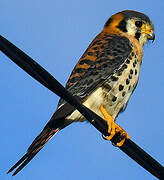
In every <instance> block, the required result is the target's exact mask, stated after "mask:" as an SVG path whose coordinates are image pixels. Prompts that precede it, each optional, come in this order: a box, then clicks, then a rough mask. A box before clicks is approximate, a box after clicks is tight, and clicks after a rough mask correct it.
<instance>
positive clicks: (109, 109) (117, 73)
mask: <svg viewBox="0 0 164 180" xmlns="http://www.w3.org/2000/svg"><path fill="white" fill-rule="evenodd" d="M149 40H151V41H152V42H153V41H154V40H155V33H154V25H153V23H152V21H151V20H150V19H149V17H148V16H147V15H145V14H144V13H141V12H137V11H134V10H123V11H121V12H118V13H116V14H114V15H112V16H111V17H110V18H109V19H108V20H107V21H106V23H105V25H104V27H103V29H102V31H101V32H100V33H99V34H98V35H97V36H96V37H95V38H94V40H93V41H92V42H91V43H90V45H89V46H88V48H87V49H86V51H85V52H84V54H83V55H82V56H81V58H80V59H79V61H78V62H77V64H76V65H75V67H74V69H73V71H72V73H71V75H70V77H69V79H68V81H67V83H66V87H65V88H66V89H67V90H68V91H69V92H70V93H71V94H72V95H73V96H75V97H77V98H79V99H80V101H81V103H82V104H83V105H84V106H86V107H87V108H89V109H91V110H92V111H93V112H95V113H96V114H97V115H99V116H100V117H102V118H103V120H104V121H105V122H106V123H107V125H108V132H109V136H106V137H105V139H106V140H111V139H112V138H113V136H114V135H115V134H116V132H120V133H121V134H122V137H124V138H123V139H121V141H120V142H117V145H118V146H122V145H123V144H124V142H125V139H126V138H130V136H129V135H128V133H127V132H126V131H125V130H124V129H123V128H122V127H120V126H119V125H118V124H116V119H117V117H118V115H119V113H120V112H123V111H124V110H125V108H126V106H127V104H128V101H129V98H130V96H131V95H132V93H133V91H134V89H135V88H136V86H137V83H138V79H139V75H140V67H141V64H142V57H143V47H144V45H145V44H146V43H147V42H148V41H149ZM85 120H86V119H85V118H84V116H83V115H82V114H81V113H80V112H79V111H78V110H76V109H75V108H74V107H73V106H71V105H70V104H69V103H67V102H66V101H64V100H63V99H60V100H59V103H58V105H57V109H56V111H55V113H54V114H53V115H52V117H51V119H50V120H49V121H48V123H47V124H46V126H45V127H44V128H43V130H42V131H41V133H40V134H39V135H38V136H37V137H36V138H35V139H34V141H33V142H32V144H31V145H30V146H29V148H28V150H27V152H26V153H25V155H24V156H23V157H22V158H21V159H20V160H19V161H18V162H17V163H16V164H15V165H14V166H13V167H11V169H10V170H9V171H8V173H10V172H11V171H13V170H14V169H16V170H15V172H14V173H13V175H16V174H17V173H18V172H19V171H20V170H22V169H23V168H24V167H25V166H26V165H27V164H28V163H29V162H30V161H31V160H32V159H33V157H34V156H35V155H36V154H37V153H38V152H39V151H40V150H41V149H42V148H43V147H44V145H45V144H46V143H47V142H48V141H49V140H50V139H51V138H52V137H53V136H54V135H55V134H56V133H58V132H59V131H60V130H62V129H64V128H65V127H66V126H68V125H70V124H71V123H73V122H83V121H85Z"/></svg>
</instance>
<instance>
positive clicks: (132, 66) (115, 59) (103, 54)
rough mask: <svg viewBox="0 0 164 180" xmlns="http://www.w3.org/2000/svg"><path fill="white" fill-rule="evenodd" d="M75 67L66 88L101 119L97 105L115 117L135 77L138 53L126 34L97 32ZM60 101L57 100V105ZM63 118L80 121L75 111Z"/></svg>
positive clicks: (124, 104) (137, 72) (130, 89)
mask: <svg viewBox="0 0 164 180" xmlns="http://www.w3.org/2000/svg"><path fill="white" fill-rule="evenodd" d="M99 36H100V38H99ZM102 37H103V38H102ZM97 49H98V51H97ZM92 50H93V51H92ZM77 66H78V67H75V69H74V70H73V72H72V74H71V76H70V77H71V78H70V79H69V80H68V82H67V85H66V88H67V89H68V90H69V91H70V92H71V93H72V94H73V95H76V96H78V97H80V98H81V99H82V102H83V104H84V105H85V106H87V107H88V108H90V109H91V110H92V111H94V112H96V113H97V114H98V115H99V116H101V117H102V118H103V115H102V113H101V111H100V106H102V105H103V106H104V107H105V109H106V110H107V111H108V113H109V114H110V115H111V116H112V117H113V119H116V117H117V115H118V113H119V112H120V111H122V110H123V109H125V107H126V105H127V102H128V100H129V98H130V95H131V94H132V92H133V90H134V89H135V87H136V84H137V81H138V77H139V71H140V62H139V60H138V53H137V52H136V51H133V44H132V43H130V41H129V40H128V38H126V37H121V36H112V35H103V36H102V34H100V35H98V36H97V37H96V41H95V40H94V41H93V42H92V43H91V45H90V46H89V48H88V49H87V50H86V52H85V53H84V55H83V56H82V58H81V59H80V61H79V63H78V64H77ZM96 87H97V88H96ZM93 89H94V91H93ZM85 97H86V98H85ZM64 103H65V101H63V100H60V101H59V106H61V105H63V104H64ZM67 118H68V119H71V120H73V121H83V120H84V117H83V116H82V115H81V114H80V113H79V112H78V111H77V110H75V111H74V112H73V113H72V114H71V115H70V116H69V117H67Z"/></svg>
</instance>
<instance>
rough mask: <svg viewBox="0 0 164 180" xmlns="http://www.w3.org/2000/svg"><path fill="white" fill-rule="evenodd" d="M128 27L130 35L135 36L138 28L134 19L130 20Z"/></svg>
mask: <svg viewBox="0 0 164 180" xmlns="http://www.w3.org/2000/svg"><path fill="white" fill-rule="evenodd" d="M126 29H127V31H128V34H129V35H132V36H135V33H136V31H137V28H136V26H135V24H134V20H128V22H127V26H126Z"/></svg>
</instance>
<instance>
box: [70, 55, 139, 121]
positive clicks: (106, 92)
mask: <svg viewBox="0 0 164 180" xmlns="http://www.w3.org/2000/svg"><path fill="white" fill-rule="evenodd" d="M139 73H140V61H139V60H138V55H137V53H134V52H132V53H131V54H130V55H129V57H128V58H127V60H126V62H125V63H124V64H123V65H122V66H121V67H120V68H119V69H118V70H116V71H115V73H113V74H112V75H111V76H110V77H109V78H108V79H107V80H106V81H105V82H104V84H103V85H102V86H101V87H98V88H97V89H96V90H95V91H94V92H93V93H92V94H91V95H89V96H88V98H87V99H86V100H85V101H84V103H83V104H84V105H85V106H87V107H88V108H89V109H91V110H92V111H94V112H95V113H96V114H98V115H99V116H101V117H102V118H103V115H102V113H101V111H100V106H104V107H105V109H106V110H107V112H108V113H109V114H110V115H111V116H112V117H113V118H114V119H116V117H117V115H118V114H119V112H120V111H122V110H123V109H125V107H126V105H127V103H128V100H129V98H130V96H131V94H132V92H133V91H134V89H135V87H136V85H137V82H138V77H139ZM69 118H70V119H71V120H74V121H84V120H85V119H84V117H83V116H82V115H81V114H80V113H79V112H78V111H77V110H76V111H74V112H73V113H72V114H71V115H70V117H69Z"/></svg>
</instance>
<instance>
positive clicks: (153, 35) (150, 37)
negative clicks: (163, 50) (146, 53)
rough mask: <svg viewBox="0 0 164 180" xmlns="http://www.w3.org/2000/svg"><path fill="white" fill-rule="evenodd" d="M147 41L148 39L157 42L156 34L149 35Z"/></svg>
mask: <svg viewBox="0 0 164 180" xmlns="http://www.w3.org/2000/svg"><path fill="white" fill-rule="evenodd" d="M147 39H148V40H152V42H154V40H155V34H154V33H151V34H147Z"/></svg>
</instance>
